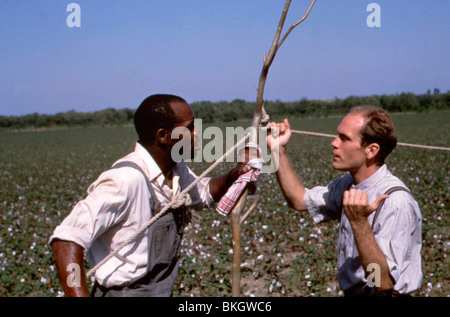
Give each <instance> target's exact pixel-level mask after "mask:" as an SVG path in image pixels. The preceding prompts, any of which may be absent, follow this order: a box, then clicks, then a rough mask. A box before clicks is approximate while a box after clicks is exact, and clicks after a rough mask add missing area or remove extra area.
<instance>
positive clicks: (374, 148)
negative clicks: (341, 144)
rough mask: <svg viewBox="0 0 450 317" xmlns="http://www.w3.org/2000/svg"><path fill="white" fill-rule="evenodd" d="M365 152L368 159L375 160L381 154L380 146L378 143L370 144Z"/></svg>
mask: <svg viewBox="0 0 450 317" xmlns="http://www.w3.org/2000/svg"><path fill="white" fill-rule="evenodd" d="M365 152H366V156H367V158H368V159H373V158H374V157H375V156H376V155H377V154H378V152H380V145H379V144H378V143H370V144H369V145H367V146H366V150H365Z"/></svg>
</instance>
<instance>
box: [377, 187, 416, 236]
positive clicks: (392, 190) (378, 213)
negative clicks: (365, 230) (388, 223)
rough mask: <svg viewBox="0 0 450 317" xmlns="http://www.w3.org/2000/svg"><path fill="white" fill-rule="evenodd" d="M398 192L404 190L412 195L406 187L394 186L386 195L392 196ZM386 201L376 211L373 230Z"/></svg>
mask: <svg viewBox="0 0 450 317" xmlns="http://www.w3.org/2000/svg"><path fill="white" fill-rule="evenodd" d="M398 190H403V191H405V192H407V193H408V194H411V193H410V192H409V190H407V189H406V188H405V187H402V186H394V187H391V188H389V189H388V190H387V191H386V192H385V193H384V194H385V195H390V194H391V193H393V192H395V191H398ZM385 201H386V199H385V200H383V201H382V202H381V203H380V205H379V206H378V208H377V210H375V216H374V217H373V221H372V230H373V227H374V225H375V221H376V220H377V218H378V216H379V215H380V211H381V207H383V205H384V202H385Z"/></svg>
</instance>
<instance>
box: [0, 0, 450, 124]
mask: <svg viewBox="0 0 450 317" xmlns="http://www.w3.org/2000/svg"><path fill="white" fill-rule="evenodd" d="M71 3H76V4H78V5H79V8H80V11H79V13H80V14H79V15H78V17H79V21H80V24H81V25H80V27H69V25H68V23H67V20H68V17H69V16H70V17H69V18H70V19H69V20H70V21H75V20H73V19H72V18H73V16H71V14H73V13H75V11H73V10H69V11H67V7H68V5H69V4H71ZM284 3H285V1H284V0H132V1H127V0H108V1H106V0H71V1H66V0H1V1H0V115H4V116H5V115H6V116H10V115H25V114H31V113H39V114H56V113H59V112H67V111H70V110H75V111H78V112H91V111H98V110H103V109H106V108H116V109H123V108H131V109H135V108H137V107H138V106H139V104H140V103H141V101H142V100H144V99H145V98H146V97H147V96H149V95H152V94H155V93H170V94H175V95H179V96H181V97H183V98H185V99H186V100H187V101H188V102H190V103H192V102H196V101H232V100H234V99H244V100H246V101H250V102H254V101H256V94H257V91H256V88H257V85H258V79H259V75H260V72H261V68H262V63H263V54H264V52H266V51H268V50H269V49H270V45H271V43H272V41H273V37H274V35H275V31H276V27H277V25H278V21H279V18H280V16H281V12H282V9H283V7H284ZM370 3H376V4H378V5H379V8H380V11H379V18H380V19H379V21H380V26H379V27H369V26H368V25H367V18H368V16H369V15H370V14H373V13H375V12H374V11H367V7H368V5H369V4H370ZM308 5H309V0H293V1H292V4H291V6H290V9H289V14H288V16H287V19H286V24H285V27H284V31H286V30H287V28H288V27H289V26H290V25H291V24H292V23H294V22H295V21H296V20H298V19H299V18H300V17H301V16H303V14H304V13H305V11H306V9H307V7H308ZM449 12H450V0H378V1H373V0H367V1H366V0H338V1H337V0H317V2H316V4H315V5H314V7H313V9H312V11H311V14H310V15H309V17H308V18H307V19H306V20H305V21H304V22H303V23H302V24H301V25H299V26H298V27H297V28H296V29H294V30H293V31H292V33H291V34H290V35H289V37H288V38H287V39H286V41H285V42H284V44H283V45H282V46H281V48H280V50H279V52H278V54H277V56H276V57H275V61H274V62H273V64H272V66H271V68H270V70H269V74H268V80H267V82H266V86H265V92H264V99H266V100H281V101H295V100H300V99H302V98H307V99H333V98H336V97H337V98H346V97H348V96H367V95H382V94H398V93H402V92H412V93H415V94H423V93H426V92H427V90H428V89H430V90H431V91H433V90H434V89H435V88H437V89H439V90H440V91H441V92H446V91H448V90H449V89H450V78H449V73H450V71H449V70H450V58H449V57H450V56H449V55H450V53H449V52H450V22H449V21H450V20H449V19H448V13H449ZM70 21H69V22H70ZM69 24H70V23H69Z"/></svg>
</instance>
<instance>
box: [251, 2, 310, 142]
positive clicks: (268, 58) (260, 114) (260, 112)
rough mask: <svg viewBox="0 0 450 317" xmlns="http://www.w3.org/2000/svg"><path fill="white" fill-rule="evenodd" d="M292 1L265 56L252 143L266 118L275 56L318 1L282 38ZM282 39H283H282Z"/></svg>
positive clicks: (285, 6) (286, 5)
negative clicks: (267, 89)
mask: <svg viewBox="0 0 450 317" xmlns="http://www.w3.org/2000/svg"><path fill="white" fill-rule="evenodd" d="M291 1H292V0H286V3H285V5H284V8H283V13H282V14H281V18H280V21H279V22H278V27H277V32H276V33H275V37H274V39H273V42H272V46H271V47H270V50H269V53H268V54H267V55H266V54H264V63H263V68H262V70H261V74H260V76H259V82H258V94H257V97H256V109H255V114H254V116H253V121H252V128H253V131H254V133H253V135H252V136H251V137H250V140H251V141H252V142H255V143H256V141H257V130H258V127H259V126H260V124H261V120H262V119H263V118H264V116H265V115H266V114H265V111H264V87H265V85H266V80H267V74H268V72H269V68H270V66H271V65H272V62H273V60H274V59H275V56H276V54H277V52H278V50H279V49H280V47H281V45H282V44H283V42H284V41H285V40H286V38H287V37H288V35H289V34H290V33H291V31H292V30H293V29H294V28H295V27H297V26H298V25H300V24H301V23H302V22H303V21H304V20H306V18H307V17H308V15H309V13H310V12H311V9H312V8H313V6H314V4H315V3H316V0H312V1H311V3H310V4H309V7H308V10H307V11H306V13H305V14H304V15H303V17H302V18H301V19H300V20H298V21H297V22H295V23H294V24H292V25H291V27H290V28H289V29H288V30H287V32H286V33H285V34H284V35H283V37H281V32H282V31H283V27H284V23H285V21H286V16H287V13H288V11H289V7H290V5H291ZM280 38H281V39H280Z"/></svg>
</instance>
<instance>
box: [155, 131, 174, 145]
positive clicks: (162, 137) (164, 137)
mask: <svg viewBox="0 0 450 317" xmlns="http://www.w3.org/2000/svg"><path fill="white" fill-rule="evenodd" d="M170 139H171V136H170V133H169V131H168V130H166V129H164V128H160V129H158V130H157V131H156V134H155V140H156V141H157V142H158V143H161V144H168V143H169V142H170Z"/></svg>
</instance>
